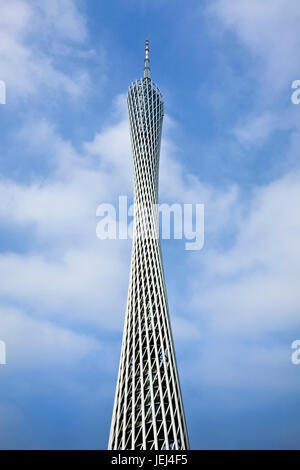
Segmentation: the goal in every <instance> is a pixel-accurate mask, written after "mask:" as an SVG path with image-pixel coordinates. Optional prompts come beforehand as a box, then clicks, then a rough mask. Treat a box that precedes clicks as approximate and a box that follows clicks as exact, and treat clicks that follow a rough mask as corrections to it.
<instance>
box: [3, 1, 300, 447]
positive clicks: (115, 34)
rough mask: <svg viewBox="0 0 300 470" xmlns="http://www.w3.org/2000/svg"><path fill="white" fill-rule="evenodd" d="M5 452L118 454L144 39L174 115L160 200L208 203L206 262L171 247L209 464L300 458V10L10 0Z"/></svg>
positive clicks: (186, 374) (191, 421)
mask: <svg viewBox="0 0 300 470" xmlns="http://www.w3.org/2000/svg"><path fill="white" fill-rule="evenodd" d="M0 11H1V16H0V79H1V80H4V81H5V82H6V86H7V103H6V105H0V126H1V127H0V129H1V140H0V149H1V151H0V170H1V176H0V227H1V230H0V278H1V281H0V340H3V341H5V342H6V346H7V365H6V366H0V384H1V386H0V422H1V428H0V447H1V448H12V449H13V448H25V449H31V448H38V449H53V448H54V449H61V448H71V449H74V448H100V449H104V448H106V447H107V441H108V433H109V426H110V419H111V412H112V406H113V398H114V391H115V385H116V378H117V368H118V361H119V354H120V346H121V337H122V328H123V321H124V312H125V305H126V296H127V287H128V278H129V264H130V250H131V242H130V240H129V241H100V240H98V239H97V238H96V224H97V219H96V216H95V214H96V208H97V206H98V205H99V204H100V203H102V202H113V201H116V200H117V198H118V196H119V195H120V194H124V195H126V194H127V195H129V196H130V197H132V163H131V151H130V141H129V132H128V122H127V111H126V104H125V95H126V90H127V88H128V86H129V84H130V82H131V81H133V80H135V79H136V78H139V77H140V76H141V75H142V69H143V54H144V52H143V51H144V41H145V39H146V38H148V39H149V40H150V48H151V53H150V54H151V56H150V58H151V71H152V78H153V80H154V81H155V82H156V83H157V84H158V85H159V87H160V89H161V90H162V92H163V94H164V98H165V111H166V116H165V120H164V129H163V141H162V152H161V167H160V169H161V172H160V201H161V202H169V203H171V202H191V203H197V202H198V203H204V204H205V245H204V248H203V249H202V250H201V251H199V252H192V251H190V252H189V251H185V250H184V242H182V241H172V240H171V241H167V240H164V241H163V243H162V249H163V258H164V265H165V274H166V283H167V290H168V300H169V306H170V314H171V321H172V327H173V331H174V340H175V346H176V353H177V359H178V366H179V372H180V379H181V385H182V390H183V398H184V404H185V410H186V416H187V424H188V429H189V434H190V441H191V446H192V448H194V449H207V448H208V449H218V448H219V449H242V448H255V449H263V448H268V449H276V448H284V449H288V448H299V446H300V439H299V435H300V424H299V423H300V398H299V397H300V394H299V391H300V366H295V365H293V364H292V363H291V352H292V350H291V343H292V342H293V341H294V340H295V339H299V337H300V321H299V306H300V295H299V277H300V276H299V274H300V272H299V270H300V269H299V266H300V244H299V239H300V237H299V235H300V222H299V199H300V168H299V144H300V124H299V123H300V119H299V117H300V115H299V113H300V108H298V107H297V106H296V105H293V104H292V102H291V94H292V90H291V84H292V82H293V81H294V80H296V79H299V78H300V76H299V75H300V70H299V61H298V60H297V58H298V55H299V46H300V31H299V17H300V5H299V2H298V0H290V2H289V4H288V7H287V4H286V2H284V0H264V1H263V2H262V1H261V0H251V1H249V0H240V1H239V2H236V1H233V0H210V1H201V2H198V1H194V0H190V1H189V2H188V5H187V2H184V1H183V0H177V1H172V2H171V1H170V0H169V1H168V0H164V1H161V0H153V1H152V2H146V1H142V0H127V1H123V2H121V1H116V0H111V1H110V2H105V1H102V0H101V1H99V0H97V1H96V0H88V1H86V2H83V1H75V0H64V2H61V1H59V0H51V1H50V0H47V1H46V0H44V1H39V0H34V1H30V2H29V1H26V0H10V1H9V2H7V1H5V0H0Z"/></svg>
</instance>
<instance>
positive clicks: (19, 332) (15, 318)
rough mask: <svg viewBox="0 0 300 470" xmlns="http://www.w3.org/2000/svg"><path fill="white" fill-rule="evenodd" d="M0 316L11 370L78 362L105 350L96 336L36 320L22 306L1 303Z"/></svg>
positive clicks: (8, 365)
mask: <svg viewBox="0 0 300 470" xmlns="http://www.w3.org/2000/svg"><path fill="white" fill-rule="evenodd" d="M0 315H1V327H0V331H1V337H2V338H4V340H5V343H6V348H7V365H6V367H7V368H8V369H9V370H10V369H13V370H14V371H16V370H18V369H20V368H21V369H24V368H25V369H31V370H32V369H33V368H35V367H39V366H42V365H43V366H44V365H50V364H59V365H60V366H62V365H70V364H76V362H78V361H79V360H81V359H83V358H85V357H87V356H88V355H89V354H93V353H95V352H99V351H101V345H100V343H99V342H98V341H97V340H96V339H95V338H93V337H91V336H87V335H83V334H77V333H75V332H74V331H72V330H71V329H68V328H65V327H61V326H58V325H54V324H53V323H51V322H48V321H44V320H43V321H42V320H40V319H34V318H32V317H30V316H29V315H27V314H25V313H24V312H22V311H20V310H18V309H13V308H11V307H5V306H1V307H0Z"/></svg>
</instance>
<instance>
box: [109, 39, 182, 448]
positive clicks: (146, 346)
mask: <svg viewBox="0 0 300 470" xmlns="http://www.w3.org/2000/svg"><path fill="white" fill-rule="evenodd" d="M127 104H128V112H129V122H130V134H131V143H132V153H133V162H134V207H135V209H134V234H133V243H132V258H131V271H130V281H129V290H128V299H127V309H126V317H125V326H124V334H123V342H122V350H121V358H120V366H119V374H118V381H117V388H116V395H115V402H114V409H113V416H112V423H111V430H110V437H109V445H108V448H109V449H113V450H128V449H140V450H146V449H147V450H148V449H149V450H150V449H153V450H161V449H162V450H169V449H174V450H175V449H188V448H189V441H188V434H187V428H186V422H185V415H184V409H183V403H182V396H181V390H180V384H179V379H178V371H177V364H176V357H175V351H174V345H173V338H172V332H171V326H170V319H169V312H168V304H167V294H166V287H165V280H164V272H163V264H162V256H161V247H160V239H159V230H158V225H159V223H158V170H159V157H160V143H161V132H162V122H163V115H164V102H163V97H162V95H161V93H160V91H159V89H158V88H157V86H156V85H155V84H154V83H153V82H152V80H151V78H150V68H149V47H148V41H146V57H145V68H144V77H143V78H142V79H140V80H136V81H135V82H133V83H132V84H131V85H130V87H129V90H128V95H127Z"/></svg>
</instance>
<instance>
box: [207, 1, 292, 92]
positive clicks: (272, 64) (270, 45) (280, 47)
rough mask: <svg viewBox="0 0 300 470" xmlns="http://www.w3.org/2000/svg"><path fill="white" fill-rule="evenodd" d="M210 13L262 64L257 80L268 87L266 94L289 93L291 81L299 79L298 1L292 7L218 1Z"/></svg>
mask: <svg viewBox="0 0 300 470" xmlns="http://www.w3.org/2000/svg"><path fill="white" fill-rule="evenodd" d="M209 11H210V13H211V14H213V15H214V16H215V17H216V18H218V19H220V20H221V23H220V24H222V25H223V27H224V28H226V29H229V30H231V31H233V32H235V33H236V35H237V37H238V38H239V40H240V41H241V42H242V43H243V44H244V45H246V46H247V47H248V48H249V51H250V52H251V53H252V54H253V56H254V57H256V58H257V59H258V60H259V68H258V69H257V72H256V76H257V78H258V80H262V81H263V82H264V86H265V87H267V89H266V93H267V92H268V91H269V93H270V94H272V90H274V89H277V90H279V89H282V88H283V87H286V89H287V93H288V92H289V88H290V85H291V80H295V79H297V78H299V76H298V75H299V67H298V62H297V60H296V58H297V56H298V51H299V47H300V32H299V19H300V4H299V2H298V0H290V1H289V2H288V4H287V2H286V1H285V0H264V1H261V0H251V1H248V0H239V1H233V0H216V1H215V2H214V3H213V4H212V5H210V6H209ZM220 24H219V27H220Z"/></svg>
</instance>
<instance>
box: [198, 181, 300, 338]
mask: <svg viewBox="0 0 300 470" xmlns="http://www.w3.org/2000/svg"><path fill="white" fill-rule="evenodd" d="M299 183H300V176H299V172H297V173H295V174H289V175H286V176H285V177H283V178H281V179H279V180H277V181H274V182H273V183H270V184H269V185H266V186H264V187H262V188H259V189H257V190H256V191H255V193H254V196H253V199H252V201H251V203H250V204H249V201H247V205H248V207H245V206H244V209H243V211H241V218H240V222H239V226H238V227H239V228H238V232H237V234H236V237H235V241H234V243H233V245H232V246H231V248H230V249H227V250H224V247H223V248H222V252H220V251H217V250H211V251H210V252H207V253H205V254H203V265H202V266H201V272H202V285H204V286H205V287H204V288H202V289H201V294H198V293H197V294H196V293H195V297H194V302H195V305H197V308H199V309H200V310H201V311H202V312H205V315H207V318H208V319H209V322H210V323H212V324H213V325H214V327H215V328H217V329H223V330H224V329H226V330H232V331H244V332H246V331H250V330H255V331H257V332H258V331H274V330H278V329H281V328H289V327H292V326H293V325H295V324H298V317H299V305H300V296H299V288H298V279H299V278H300V271H299V266H300V223H299V217H298V216H297V207H298V201H299V200H300V192H299V188H300V184H299ZM203 266H204V267H205V269H203ZM198 289H199V286H198Z"/></svg>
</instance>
